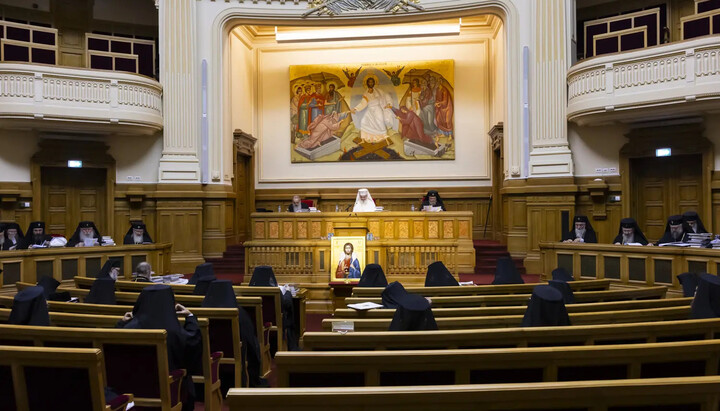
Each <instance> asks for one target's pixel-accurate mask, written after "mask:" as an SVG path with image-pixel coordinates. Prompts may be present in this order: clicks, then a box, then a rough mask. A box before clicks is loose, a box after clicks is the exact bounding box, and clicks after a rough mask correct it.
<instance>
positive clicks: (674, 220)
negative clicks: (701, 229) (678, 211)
mask: <svg viewBox="0 0 720 411" xmlns="http://www.w3.org/2000/svg"><path fill="white" fill-rule="evenodd" d="M670 224H672V225H679V224H682V228H683V235H682V237H680V239H678V240H676V239H675V238H674V237H673V236H672V233H671V232H670ZM691 231H692V229H691V228H690V226H689V225H688V223H686V222H685V219H684V218H683V216H681V215H671V216H670V217H668V220H667V223H666V224H665V233H664V234H663V236H662V237H661V238H660V239H659V240H658V242H657V244H658V245H660V244H665V243H674V242H678V241H685V235H686V234H687V233H689V232H691Z"/></svg>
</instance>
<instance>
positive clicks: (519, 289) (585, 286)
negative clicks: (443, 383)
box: [352, 280, 611, 297]
mask: <svg viewBox="0 0 720 411" xmlns="http://www.w3.org/2000/svg"><path fill="white" fill-rule="evenodd" d="M610 283H611V281H610V280H582V281H574V282H572V284H570V287H571V288H572V290H573V291H601V290H607V289H608V288H609V287H610ZM536 285H538V284H501V285H478V286H474V287H467V286H449V287H405V290H407V291H408V292H410V293H413V294H420V295H423V296H425V297H438V296H451V295H459V296H463V295H493V294H530V293H532V290H533V288H535V286H536ZM384 289H385V288H384V287H356V288H354V289H353V293H352V295H353V297H379V296H380V294H382V291H383V290H384Z"/></svg>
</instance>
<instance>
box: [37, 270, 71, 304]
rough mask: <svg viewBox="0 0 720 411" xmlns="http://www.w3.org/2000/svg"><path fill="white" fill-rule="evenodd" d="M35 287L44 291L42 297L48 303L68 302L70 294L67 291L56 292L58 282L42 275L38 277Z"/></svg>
mask: <svg viewBox="0 0 720 411" xmlns="http://www.w3.org/2000/svg"><path fill="white" fill-rule="evenodd" d="M37 285H38V286H40V287H41V288H42V289H43V290H45V292H44V295H45V299H46V300H48V301H69V300H70V293H69V292H67V291H60V292H58V291H57V288H58V287H59V286H60V281H58V280H56V279H54V278H52V277H50V276H49V275H44V276H42V277H40V279H39V280H38V282H37Z"/></svg>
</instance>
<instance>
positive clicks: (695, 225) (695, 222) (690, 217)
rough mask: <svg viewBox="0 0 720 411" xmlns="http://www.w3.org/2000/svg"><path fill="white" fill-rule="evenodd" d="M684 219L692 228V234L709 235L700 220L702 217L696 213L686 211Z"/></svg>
mask: <svg viewBox="0 0 720 411" xmlns="http://www.w3.org/2000/svg"><path fill="white" fill-rule="evenodd" d="M682 216H683V219H684V220H685V222H686V223H687V225H688V226H689V227H690V231H689V232H691V233H698V234H700V233H707V232H708V231H707V230H706V229H705V225H703V222H702V220H701V219H700V216H699V215H698V213H697V212H695V211H686V212H684V213H683V215H682Z"/></svg>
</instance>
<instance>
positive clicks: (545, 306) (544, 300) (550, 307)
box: [521, 283, 570, 327]
mask: <svg viewBox="0 0 720 411" xmlns="http://www.w3.org/2000/svg"><path fill="white" fill-rule="evenodd" d="M565 284H566V285H567V283H565ZM558 325H570V317H569V316H568V313H567V309H566V308H565V302H564V299H563V294H562V293H561V292H560V291H558V290H556V289H555V288H553V287H552V286H550V285H538V286H536V287H535V288H534V289H533V292H532V296H531V297H530V301H529V302H528V306H527V309H526V310H525V316H524V317H523V320H522V325H521V326H522V327H552V326H558Z"/></svg>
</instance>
